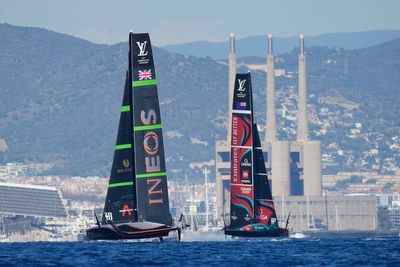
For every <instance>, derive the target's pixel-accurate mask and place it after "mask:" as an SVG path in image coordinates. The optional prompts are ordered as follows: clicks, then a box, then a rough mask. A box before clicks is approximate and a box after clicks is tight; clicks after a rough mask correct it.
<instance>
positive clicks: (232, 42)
mask: <svg viewBox="0 0 400 267" xmlns="http://www.w3.org/2000/svg"><path fill="white" fill-rule="evenodd" d="M229 39H230V46H229V47H230V49H229V50H230V51H229V90H228V91H229V109H228V114H229V115H228V136H227V137H228V138H227V141H228V143H229V142H230V141H231V131H232V129H231V128H232V105H233V89H234V87H235V76H236V56H235V35H234V34H233V33H231V34H230V38H229Z"/></svg>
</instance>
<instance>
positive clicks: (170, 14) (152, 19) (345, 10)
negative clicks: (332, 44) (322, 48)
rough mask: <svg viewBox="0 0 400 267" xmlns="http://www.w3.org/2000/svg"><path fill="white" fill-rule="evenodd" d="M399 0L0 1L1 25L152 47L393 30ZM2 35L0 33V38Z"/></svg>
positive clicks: (396, 25) (397, 21) (399, 24)
mask: <svg viewBox="0 0 400 267" xmlns="http://www.w3.org/2000/svg"><path fill="white" fill-rule="evenodd" d="M399 11H400V1H399V0H277V1H270V0H254V1H252V0H241V1H239V0H197V1H196V0H114V1H112V0H68V1H64V0H63V1H61V0H60V1H57V0H35V1H34V0H0V23H4V22H6V23H9V24H13V25H20V26H34V27H41V28H46V29H50V30H53V31H57V32H62V33H67V34H70V35H73V36H77V37H81V38H84V39H87V40H89V41H92V42H95V43H117V42H121V41H126V40H127V34H128V32H129V30H130V29H133V30H134V31H136V32H150V34H151V37H152V40H153V43H154V44H156V45H165V44H176V43H183V42H190V41H199V40H207V41H222V40H226V39H228V36H229V33H230V32H235V33H236V35H237V37H238V38H241V37H246V36H252V35H261V34H266V33H268V32H272V33H273V34H274V35H275V36H279V37H284V36H294V35H297V34H298V33H300V32H302V33H304V34H305V35H319V34H323V33H331V32H351V31H367V30H376V29H397V30H398V29H400V15H399ZM0 38H1V37H0Z"/></svg>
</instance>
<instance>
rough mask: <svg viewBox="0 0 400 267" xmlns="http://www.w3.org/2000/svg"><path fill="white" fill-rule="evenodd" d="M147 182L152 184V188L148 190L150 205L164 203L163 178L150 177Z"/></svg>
mask: <svg viewBox="0 0 400 267" xmlns="http://www.w3.org/2000/svg"><path fill="white" fill-rule="evenodd" d="M147 184H148V185H150V188H149V189H148V190H147V194H148V195H149V205H155V204H163V203H164V201H163V198H162V195H163V191H162V187H161V178H154V179H148V180H147Z"/></svg>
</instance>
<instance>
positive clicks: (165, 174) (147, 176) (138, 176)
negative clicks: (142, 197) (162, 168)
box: [136, 172, 167, 179]
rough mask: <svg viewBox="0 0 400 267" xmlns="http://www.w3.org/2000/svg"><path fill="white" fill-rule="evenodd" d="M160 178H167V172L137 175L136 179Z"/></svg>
mask: <svg viewBox="0 0 400 267" xmlns="http://www.w3.org/2000/svg"><path fill="white" fill-rule="evenodd" d="M158 176H167V173H166V172H156V173H145V174H137V175H136V178H137V179H140V178H149V177H158Z"/></svg>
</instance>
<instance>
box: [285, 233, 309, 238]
mask: <svg viewBox="0 0 400 267" xmlns="http://www.w3.org/2000/svg"><path fill="white" fill-rule="evenodd" d="M289 237H290V238H306V235H305V234H303V233H302V232H293V233H290V236H289Z"/></svg>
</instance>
